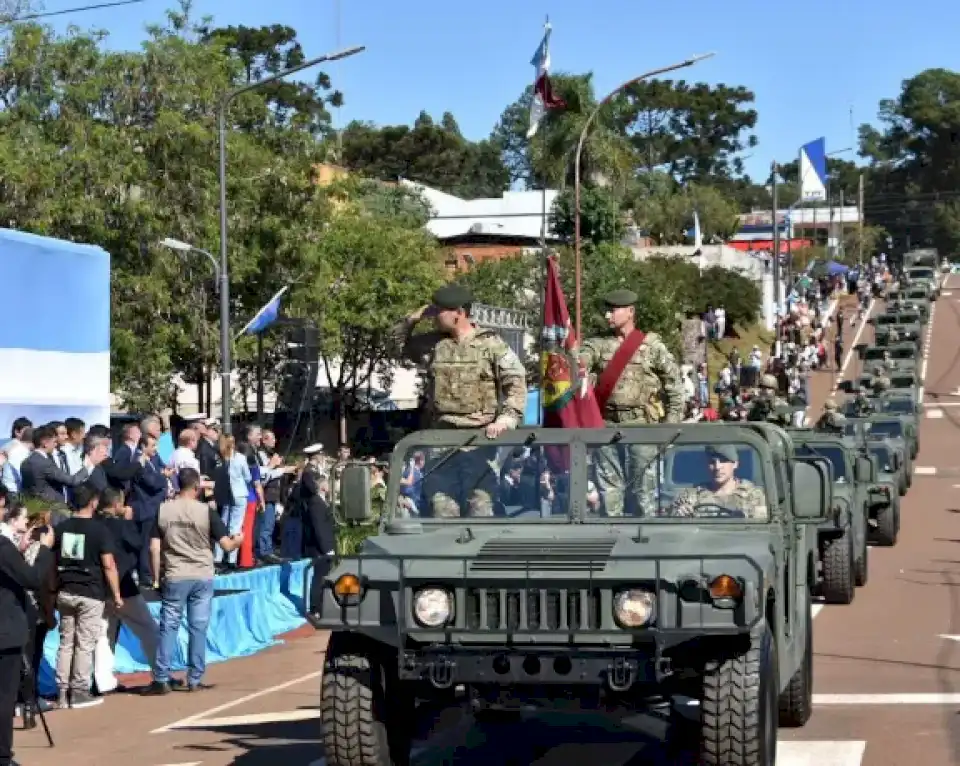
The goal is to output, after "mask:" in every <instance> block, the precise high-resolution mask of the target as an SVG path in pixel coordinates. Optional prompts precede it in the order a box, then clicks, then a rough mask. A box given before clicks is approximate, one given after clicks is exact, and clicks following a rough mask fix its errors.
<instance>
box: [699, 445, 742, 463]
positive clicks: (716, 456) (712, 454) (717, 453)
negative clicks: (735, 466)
mask: <svg viewBox="0 0 960 766" xmlns="http://www.w3.org/2000/svg"><path fill="white" fill-rule="evenodd" d="M705 451H706V453H707V457H708V458H711V459H713V460H720V461H721V462H725V463H736V462H738V461H739V460H740V458H739V456H738V455H737V450H736V448H735V447H733V446H732V445H730V444H711V445H710V446H708V447H707V449H706V450H705Z"/></svg>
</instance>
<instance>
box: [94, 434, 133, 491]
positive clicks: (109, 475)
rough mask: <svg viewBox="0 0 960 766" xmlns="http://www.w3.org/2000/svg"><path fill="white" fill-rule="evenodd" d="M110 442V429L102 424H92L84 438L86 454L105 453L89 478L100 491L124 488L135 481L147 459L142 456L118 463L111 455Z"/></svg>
mask: <svg viewBox="0 0 960 766" xmlns="http://www.w3.org/2000/svg"><path fill="white" fill-rule="evenodd" d="M110 444H111V440H110V429H109V428H107V427H106V426H101V425H96V426H92V427H91V428H90V431H89V432H88V433H87V436H86V438H85V439H84V443H83V451H84V453H85V454H87V455H91V454H97V455H100V454H102V455H103V457H102V459H101V460H100V461H99V462H98V463H97V465H96V467H95V468H94V469H93V470H92V471H91V472H90V477H89V478H88V480H87V481H88V483H89V484H90V486H92V487H93V488H94V489H96V490H97V491H98V492H103V491H104V490H105V489H107V487H113V488H114V489H120V490H122V489H123V487H124V485H126V484H129V483H130V482H131V481H133V480H134V479H135V478H136V476H137V475H138V474H139V473H140V472H141V471H142V470H143V463H144V462H145V460H144V459H143V457H142V456H141V457H140V458H138V459H137V460H134V461H132V462H128V463H126V464H124V465H120V464H119V463H117V461H116V460H114V459H113V458H111V457H110V455H109V453H110Z"/></svg>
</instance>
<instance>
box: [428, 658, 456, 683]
mask: <svg viewBox="0 0 960 766" xmlns="http://www.w3.org/2000/svg"><path fill="white" fill-rule="evenodd" d="M456 667H457V664H456V663H455V662H452V661H451V660H447V659H443V660H435V661H434V662H433V663H431V665H430V683H432V684H433V685H434V687H436V688H437V689H449V688H450V687H451V686H453V671H454V670H455V669H456Z"/></svg>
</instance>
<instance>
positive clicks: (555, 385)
mask: <svg viewBox="0 0 960 766" xmlns="http://www.w3.org/2000/svg"><path fill="white" fill-rule="evenodd" d="M542 333H543V335H542V337H543V351H542V354H541V358H540V372H541V376H540V377H541V380H542V383H541V387H542V391H541V401H542V402H543V425H544V426H546V427H547V428H601V427H603V417H602V416H601V414H600V407H599V406H598V405H597V400H596V397H595V395H594V391H593V386H591V385H590V382H589V379H588V377H587V374H586V371H585V370H584V369H583V365H582V364H581V363H580V360H579V358H578V355H577V350H578V343H579V342H578V339H577V336H576V334H575V333H574V330H573V327H572V326H571V324H570V313H569V312H568V311H567V301H566V298H565V297H564V295H563V288H562V287H561V285H560V272H559V271H558V269H557V259H556V256H553V255H551V256H550V257H548V258H547V284H546V289H545V290H544V302H543V329H542Z"/></svg>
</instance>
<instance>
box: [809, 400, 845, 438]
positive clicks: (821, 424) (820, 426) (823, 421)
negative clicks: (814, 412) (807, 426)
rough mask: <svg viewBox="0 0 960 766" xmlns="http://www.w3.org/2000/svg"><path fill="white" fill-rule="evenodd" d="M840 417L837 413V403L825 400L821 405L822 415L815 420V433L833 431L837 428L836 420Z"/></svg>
mask: <svg viewBox="0 0 960 766" xmlns="http://www.w3.org/2000/svg"><path fill="white" fill-rule="evenodd" d="M838 417H842V415H840V413H839V412H837V403H836V401H834V400H833V399H827V401H826V402H824V404H823V414H821V415H820V417H819V418H817V422H816V423H814V425H813V427H814V429H815V430H817V431H834V430H836V427H837V418H838Z"/></svg>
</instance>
